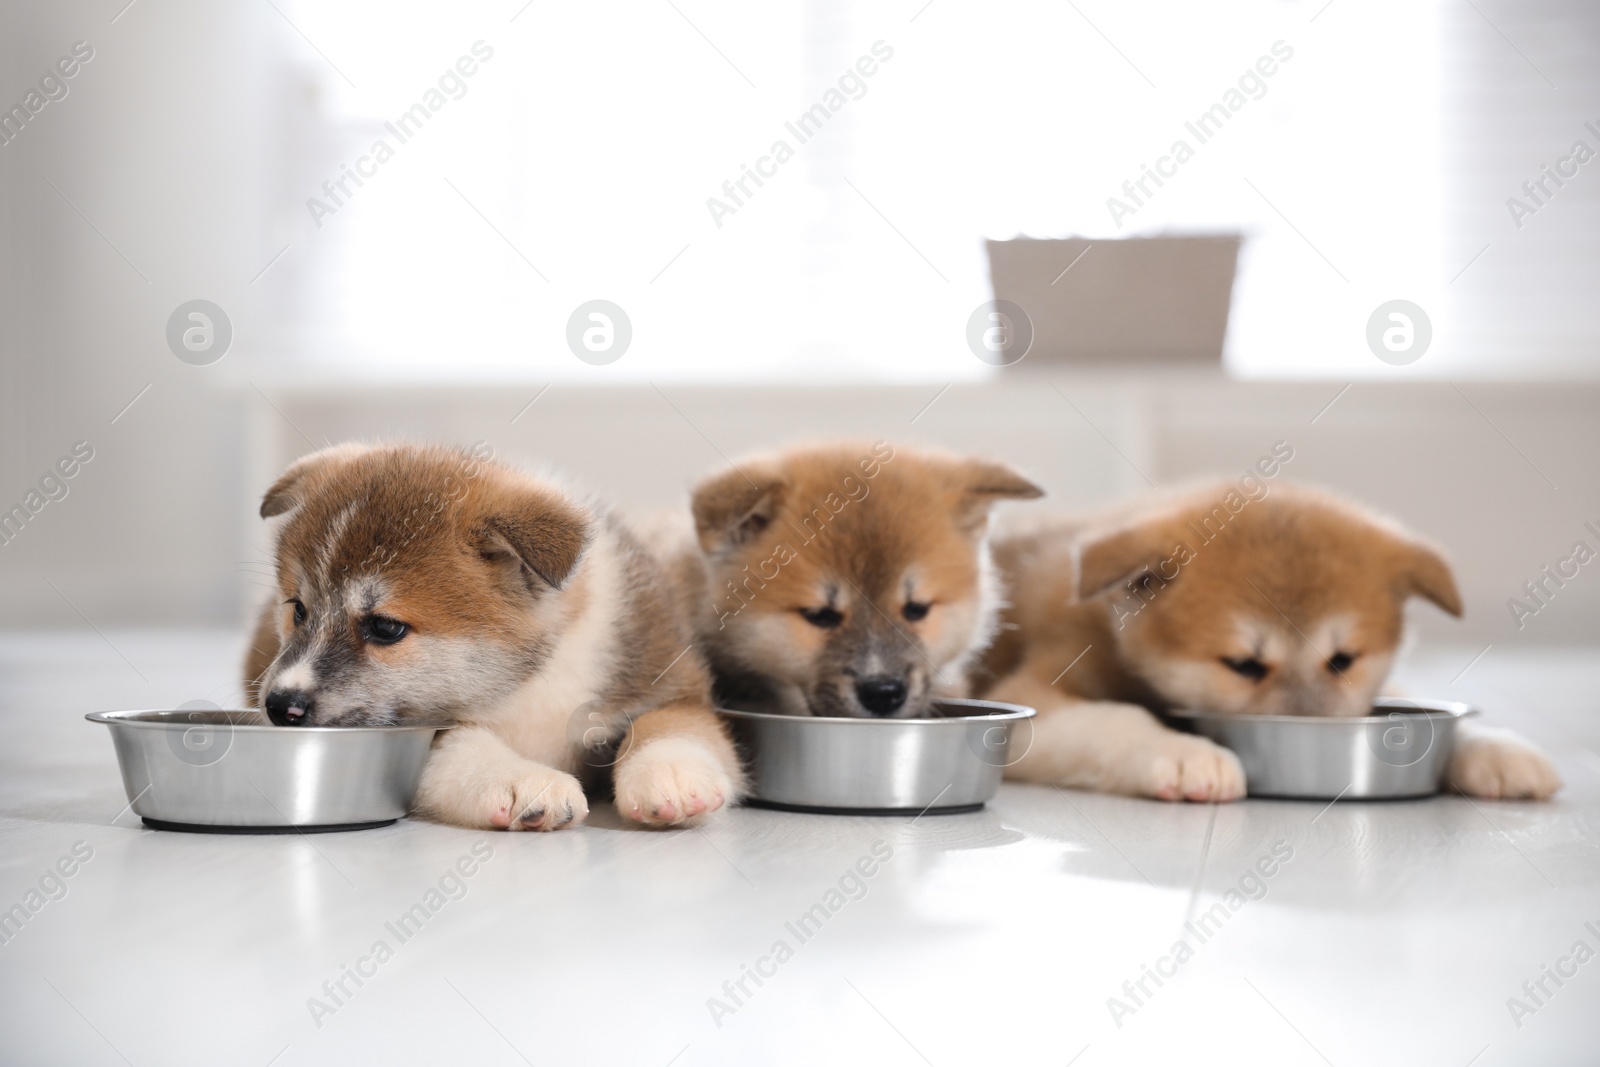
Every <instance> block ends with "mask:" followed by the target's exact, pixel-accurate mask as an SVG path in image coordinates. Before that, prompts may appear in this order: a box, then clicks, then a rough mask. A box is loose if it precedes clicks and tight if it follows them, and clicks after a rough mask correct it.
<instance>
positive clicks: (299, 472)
mask: <svg viewBox="0 0 1600 1067" xmlns="http://www.w3.org/2000/svg"><path fill="white" fill-rule="evenodd" d="M372 449H373V446H372V445H366V444H361V443H360V442H356V441H351V442H348V443H346V444H342V445H334V446H333V447H332V448H324V449H322V450H321V451H320V452H313V453H311V454H310V455H309V456H301V457H300V458H299V459H297V460H295V461H294V462H293V463H291V464H289V469H288V470H286V471H284V472H283V474H282V475H280V476H279V478H278V480H277V481H275V482H273V483H272V488H271V489H268V490H267V495H266V496H264V497H262V498H261V517H262V518H263V519H270V518H272V517H274V516H276V515H282V514H283V513H284V512H286V511H293V510H294V509H295V508H297V507H299V506H300V505H301V504H303V503H305V499H306V495H307V494H308V493H309V492H310V491H311V490H312V489H313V488H314V487H315V486H316V485H317V484H318V483H319V482H320V481H321V480H322V479H323V478H324V477H326V476H327V475H328V474H330V473H331V472H332V471H334V470H336V469H337V468H339V467H341V466H343V465H344V464H345V463H347V462H349V461H350V460H352V459H355V458H356V457H357V456H363V455H365V454H366V453H368V452H370V451H372Z"/></svg>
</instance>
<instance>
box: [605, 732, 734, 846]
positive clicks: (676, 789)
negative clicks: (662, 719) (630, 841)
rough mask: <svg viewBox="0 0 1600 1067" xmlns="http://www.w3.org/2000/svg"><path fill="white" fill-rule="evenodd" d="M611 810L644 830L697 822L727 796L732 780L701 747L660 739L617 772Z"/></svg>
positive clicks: (630, 757) (689, 740)
mask: <svg viewBox="0 0 1600 1067" xmlns="http://www.w3.org/2000/svg"><path fill="white" fill-rule="evenodd" d="M616 793H617V811H619V812H621V813H622V816H623V818H626V819H632V820H633V821H634V822H638V823H643V824H644V825H646V826H679V825H684V824H693V823H696V822H700V821H702V820H703V819H704V817H705V816H708V815H710V814H711V813H712V812H714V811H716V810H717V809H718V808H720V807H722V805H723V804H724V803H725V802H726V800H727V798H728V797H730V796H732V795H733V781H732V780H731V779H730V778H729V777H728V772H727V771H725V770H724V769H723V768H722V764H721V763H719V762H718V761H717V758H716V756H714V755H713V754H712V753H711V751H710V750H709V749H707V748H706V746H705V745H702V744H701V743H700V742H699V741H696V740H694V739H692V738H687V737H663V738H661V739H660V740H657V741H651V742H649V743H647V744H646V745H644V747H642V748H640V749H639V750H638V751H637V752H633V753H630V754H629V755H628V756H627V758H626V759H624V760H623V761H622V763H621V764H620V765H618V767H617V772H616Z"/></svg>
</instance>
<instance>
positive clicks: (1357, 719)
mask: <svg viewBox="0 0 1600 1067" xmlns="http://www.w3.org/2000/svg"><path fill="white" fill-rule="evenodd" d="M1386 701H1392V703H1389V704H1387V705H1386V704H1385V702H1386ZM1372 706H1373V707H1375V708H1381V707H1385V706H1388V707H1392V708H1397V709H1398V708H1403V707H1408V708H1414V709H1416V711H1415V716H1416V717H1417V718H1419V719H1421V718H1426V719H1429V720H1444V721H1448V720H1453V719H1466V718H1471V717H1472V716H1474V715H1477V714H1478V709H1477V708H1475V707H1472V706H1471V705H1470V704H1463V703H1461V702H1460V701H1455V700H1411V699H1409V698H1407V697H1379V698H1378V699H1377V700H1375V701H1373V705H1372ZM1162 714H1163V715H1166V716H1167V717H1169V718H1173V719H1187V720H1190V721H1193V722H1198V721H1200V720H1205V721H1208V722H1228V723H1252V722H1262V723H1319V724H1328V725H1344V726H1352V725H1354V726H1372V725H1376V724H1379V723H1391V722H1393V721H1394V719H1392V718H1391V717H1390V716H1388V715H1357V716H1352V717H1350V718H1346V717H1344V716H1340V715H1230V714H1225V713H1223V712H1216V711H1193V710H1189V709H1180V710H1172V711H1166V712H1163V713H1162Z"/></svg>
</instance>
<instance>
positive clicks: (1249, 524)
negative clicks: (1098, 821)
mask: <svg viewBox="0 0 1600 1067" xmlns="http://www.w3.org/2000/svg"><path fill="white" fill-rule="evenodd" d="M996 558H997V560H998V561H999V562H1000V565H1001V567H1002V569H1003V571H1004V572H1005V577H1006V581H1007V584H1008V585H1009V586H1010V587H1011V588H1012V589H1014V590H1015V591H1016V592H1015V594H1014V601H1015V602H1014V605H1013V606H1012V608H1011V610H1010V612H1009V614H1008V616H1007V621H1008V622H1009V623H1011V624H1012V625H1013V626H1014V627H1015V629H1008V630H1006V631H1004V634H1003V636H1002V638H1001V639H1000V640H999V641H997V642H996V644H995V647H994V648H993V649H992V650H991V652H990V653H989V655H988V657H987V659H986V663H985V668H986V676H987V678H989V679H990V682H989V683H987V684H986V685H984V686H983V687H984V688H986V690H987V692H986V693H985V695H987V696H989V697H990V698H992V699H995V700H1005V701H1011V702H1014V703H1018V704H1028V705H1032V706H1033V707H1035V708H1037V709H1038V710H1039V717H1038V718H1037V719H1036V720H1035V737H1034V741H1033V744H1032V747H1031V748H1030V749H1029V750H1028V752H1027V754H1026V755H1024V756H1023V757H1022V758H1021V759H1020V760H1019V761H1018V762H1017V764H1016V765H1015V766H1013V767H1011V768H1010V770H1009V771H1008V774H1009V775H1010V776H1011V777H1013V778H1017V779H1020V780H1023V781H1032V782H1049V783H1054V784H1059V785H1068V786H1074V787H1078V788H1083V789H1094V790H1099V791H1103V792H1110V793H1124V794H1130V795H1134V796H1151V797H1160V798H1161V799H1164V800H1178V799H1180V798H1181V799H1186V800H1233V799H1235V798H1237V797H1241V796H1243V795H1244V792H1245V780H1244V772H1243V770H1242V769H1241V768H1240V766H1239V761H1238V759H1237V758H1236V757H1235V756H1234V755H1233V754H1232V753H1231V752H1229V751H1227V750H1226V749H1224V748H1221V747H1219V746H1218V745H1216V744H1213V743H1212V742H1211V741H1209V740H1207V739H1205V738H1202V737H1197V736H1194V735H1191V734H1184V733H1178V732H1176V731H1174V730H1170V729H1168V728H1167V727H1165V726H1163V725H1162V724H1161V722H1160V721H1159V720H1158V719H1157V718H1156V716H1155V715H1153V714H1152V713H1151V712H1152V711H1156V712H1160V711H1164V710H1168V709H1173V708H1184V707H1188V708H1204V709H1207V710H1210V711H1217V712H1225V713H1230V714H1235V715H1330V716H1358V715H1367V714H1370V709H1371V707H1372V701H1373V698H1374V697H1375V696H1377V695H1378V691H1379V688H1380V687H1381V686H1382V685H1383V683H1384V681H1385V679H1386V678H1387V677H1388V675H1389V670H1390V667H1391V666H1392V665H1393V662H1394V656H1395V651H1396V649H1397V647H1398V646H1399V644H1400V640H1401V630H1402V616H1401V608H1402V606H1403V605H1404V603H1405V601H1406V600H1407V599H1408V598H1410V597H1413V596H1420V597H1422V598H1424V599H1426V600H1429V601H1431V602H1433V603H1434V604H1435V605H1437V606H1438V607H1440V608H1442V609H1443V610H1444V611H1447V612H1449V613H1450V614H1451V615H1456V616H1459V615H1460V614H1461V595H1460V593H1458V592H1457V591H1456V583H1455V579H1454V577H1453V576H1452V575H1451V572H1450V567H1449V565H1448V564H1447V563H1446V562H1445V560H1444V558H1443V557H1442V556H1441V555H1440V554H1439V552H1438V551H1437V550H1436V549H1434V548H1433V547H1431V546H1429V545H1428V544H1426V543H1424V542H1422V541H1419V540H1417V539H1416V538H1415V537H1413V536H1411V535H1410V534H1408V533H1406V532H1405V531H1403V530H1401V529H1400V528H1398V527H1397V526H1394V525H1392V524H1390V523H1388V522H1385V521H1383V520H1380V519H1378V518H1375V517H1374V516H1372V515H1369V514H1367V513H1365V512H1364V511H1362V510H1361V509H1359V508H1357V507H1356V506H1355V505H1353V504H1349V503H1346V502H1344V501H1342V500H1338V499H1336V498H1334V497H1332V496H1329V495H1327V494H1324V493H1320V492H1317V491H1314V490H1311V489H1308V488H1302V487H1296V486H1288V485H1285V486H1279V487H1276V488H1273V489H1272V490H1271V491H1270V493H1269V492H1268V487H1267V486H1266V484H1265V483H1264V482H1262V481H1260V480H1259V479H1250V481H1249V484H1248V485H1245V484H1243V483H1241V484H1240V485H1233V484H1223V485H1219V486H1215V487H1211V488H1205V489H1200V490H1198V491H1190V492H1187V493H1181V494H1177V495H1169V496H1166V497H1164V498H1161V499H1157V500H1155V501H1153V502H1149V503H1146V504H1143V505H1141V506H1140V507H1138V508H1136V509H1133V510H1130V511H1127V512H1124V513H1122V514H1120V515H1114V516H1110V517H1109V518H1105V519H1102V520H1100V521H1099V522H1097V523H1096V522H1089V523H1079V522H1074V521H1070V520H1048V521H1044V522H1037V523H1034V524H1033V525H1032V527H1031V528H1019V529H1018V530H1017V531H1015V532H1013V533H1010V534H1008V535H1006V536H1004V537H1002V538H1000V539H999V540H998V541H997V545H996ZM1448 784H1449V785H1450V786H1452V787H1453V788H1455V789H1458V790H1460V791H1462V792H1465V793H1469V794H1472V795H1474V796H1482V797H1533V798H1545V797H1549V796H1551V795H1552V794H1554V793H1555V792H1556V791H1557V790H1558V789H1559V788H1560V786H1561V781H1560V778H1559V777H1558V775H1557V774H1556V771H1555V768H1554V767H1553V766H1552V765H1551V763H1550V761H1549V760H1548V759H1547V758H1546V757H1545V756H1544V755H1543V754H1542V753H1541V752H1540V751H1539V750H1538V749H1536V748H1535V747H1534V746H1533V745H1531V744H1530V743H1529V742H1527V741H1524V740H1522V739H1520V738H1518V737H1517V736H1516V735H1514V734H1511V733H1509V732H1507V731H1503V730H1492V729H1488V728H1485V727H1481V726H1477V725H1476V724H1473V723H1470V722H1466V723H1462V724H1461V725H1460V733H1459V734H1458V742H1457V745H1456V749H1455V753H1454V756H1453V759H1452V761H1451V764H1450V767H1449V770H1448Z"/></svg>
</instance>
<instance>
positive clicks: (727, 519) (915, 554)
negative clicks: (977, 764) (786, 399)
mask: <svg viewBox="0 0 1600 1067" xmlns="http://www.w3.org/2000/svg"><path fill="white" fill-rule="evenodd" d="M1041 493H1042V491H1041V490H1040V489H1039V488H1038V487H1037V486H1035V485H1034V484H1033V483H1032V482H1030V481H1028V480H1027V479H1026V478H1023V477H1022V476H1021V475H1019V474H1017V473H1016V472H1014V471H1012V470H1010V469H1009V468H1007V467H1004V466H1001V465H1000V464H998V463H990V462H986V461H984V460H979V459H966V458H961V457H957V456H951V455H944V454H942V453H937V452H932V451H922V450H912V449H907V448H901V449H899V450H896V449H895V448H894V447H892V446H890V445H889V444H888V443H886V442H883V441H879V442H877V443H876V444H873V445H865V444H862V445H847V444H836V445H822V446H813V447H804V448H797V449H794V450H791V451H788V452H784V453H781V454H778V455H772V456H763V457H758V458H755V459H750V460H746V461H744V462H741V463H739V464H738V465H737V466H736V467H735V468H734V469H733V470H729V471H724V472H722V473H720V474H717V475H714V476H712V477H710V478H707V479H706V480H705V481H703V482H701V483H700V485H699V486H698V487H696V489H695V490H694V499H693V514H694V523H695V532H696V535H697V537H698V541H699V547H700V550H701V551H700V553H699V554H698V555H696V556H695V557H694V559H693V560H692V562H691V565H692V567H693V568H694V569H697V570H698V571H699V580H700V581H701V583H702V588H703V590H704V592H703V593H702V595H701V596H700V597H699V600H698V602H699V604H700V605H701V610H700V615H699V627H698V628H699V633H700V639H701V644H702V647H703V648H704V649H705V651H706V654H707V656H708V658H709V659H710V661H711V665H712V669H713V672H714V673H715V675H716V684H717V692H718V695H719V697H721V698H722V699H724V700H726V701H727V702H729V703H731V704H734V705H737V706H743V707H754V708H764V709H766V710H775V711H779V712H783V713H786V714H791V715H828V716H854V717H872V716H876V717H891V716H893V717H912V716H918V715H925V714H927V711H928V702H929V700H930V699H932V698H934V697H939V696H953V697H963V696H966V695H967V689H968V681H967V670H968V668H969V666H971V664H972V663H973V661H974V660H975V659H976V657H977V655H978V654H979V653H980V652H981V651H982V650H983V648H984V647H985V646H986V645H988V643H989V641H990V640H991V638H992V637H993V636H994V632H995V626H996V624H997V621H998V612H999V607H1000V584H999V582H998V580H997V575H996V573H995V570H994V567H993V565H992V563H991V562H990V559H989V550H988V543H987V537H986V531H987V529H988V519H989V510H990V508H991V507H992V506H993V505H994V504H995V502H996V501H999V500H1005V499H1025V498H1029V497H1036V496H1040V495H1041Z"/></svg>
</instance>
